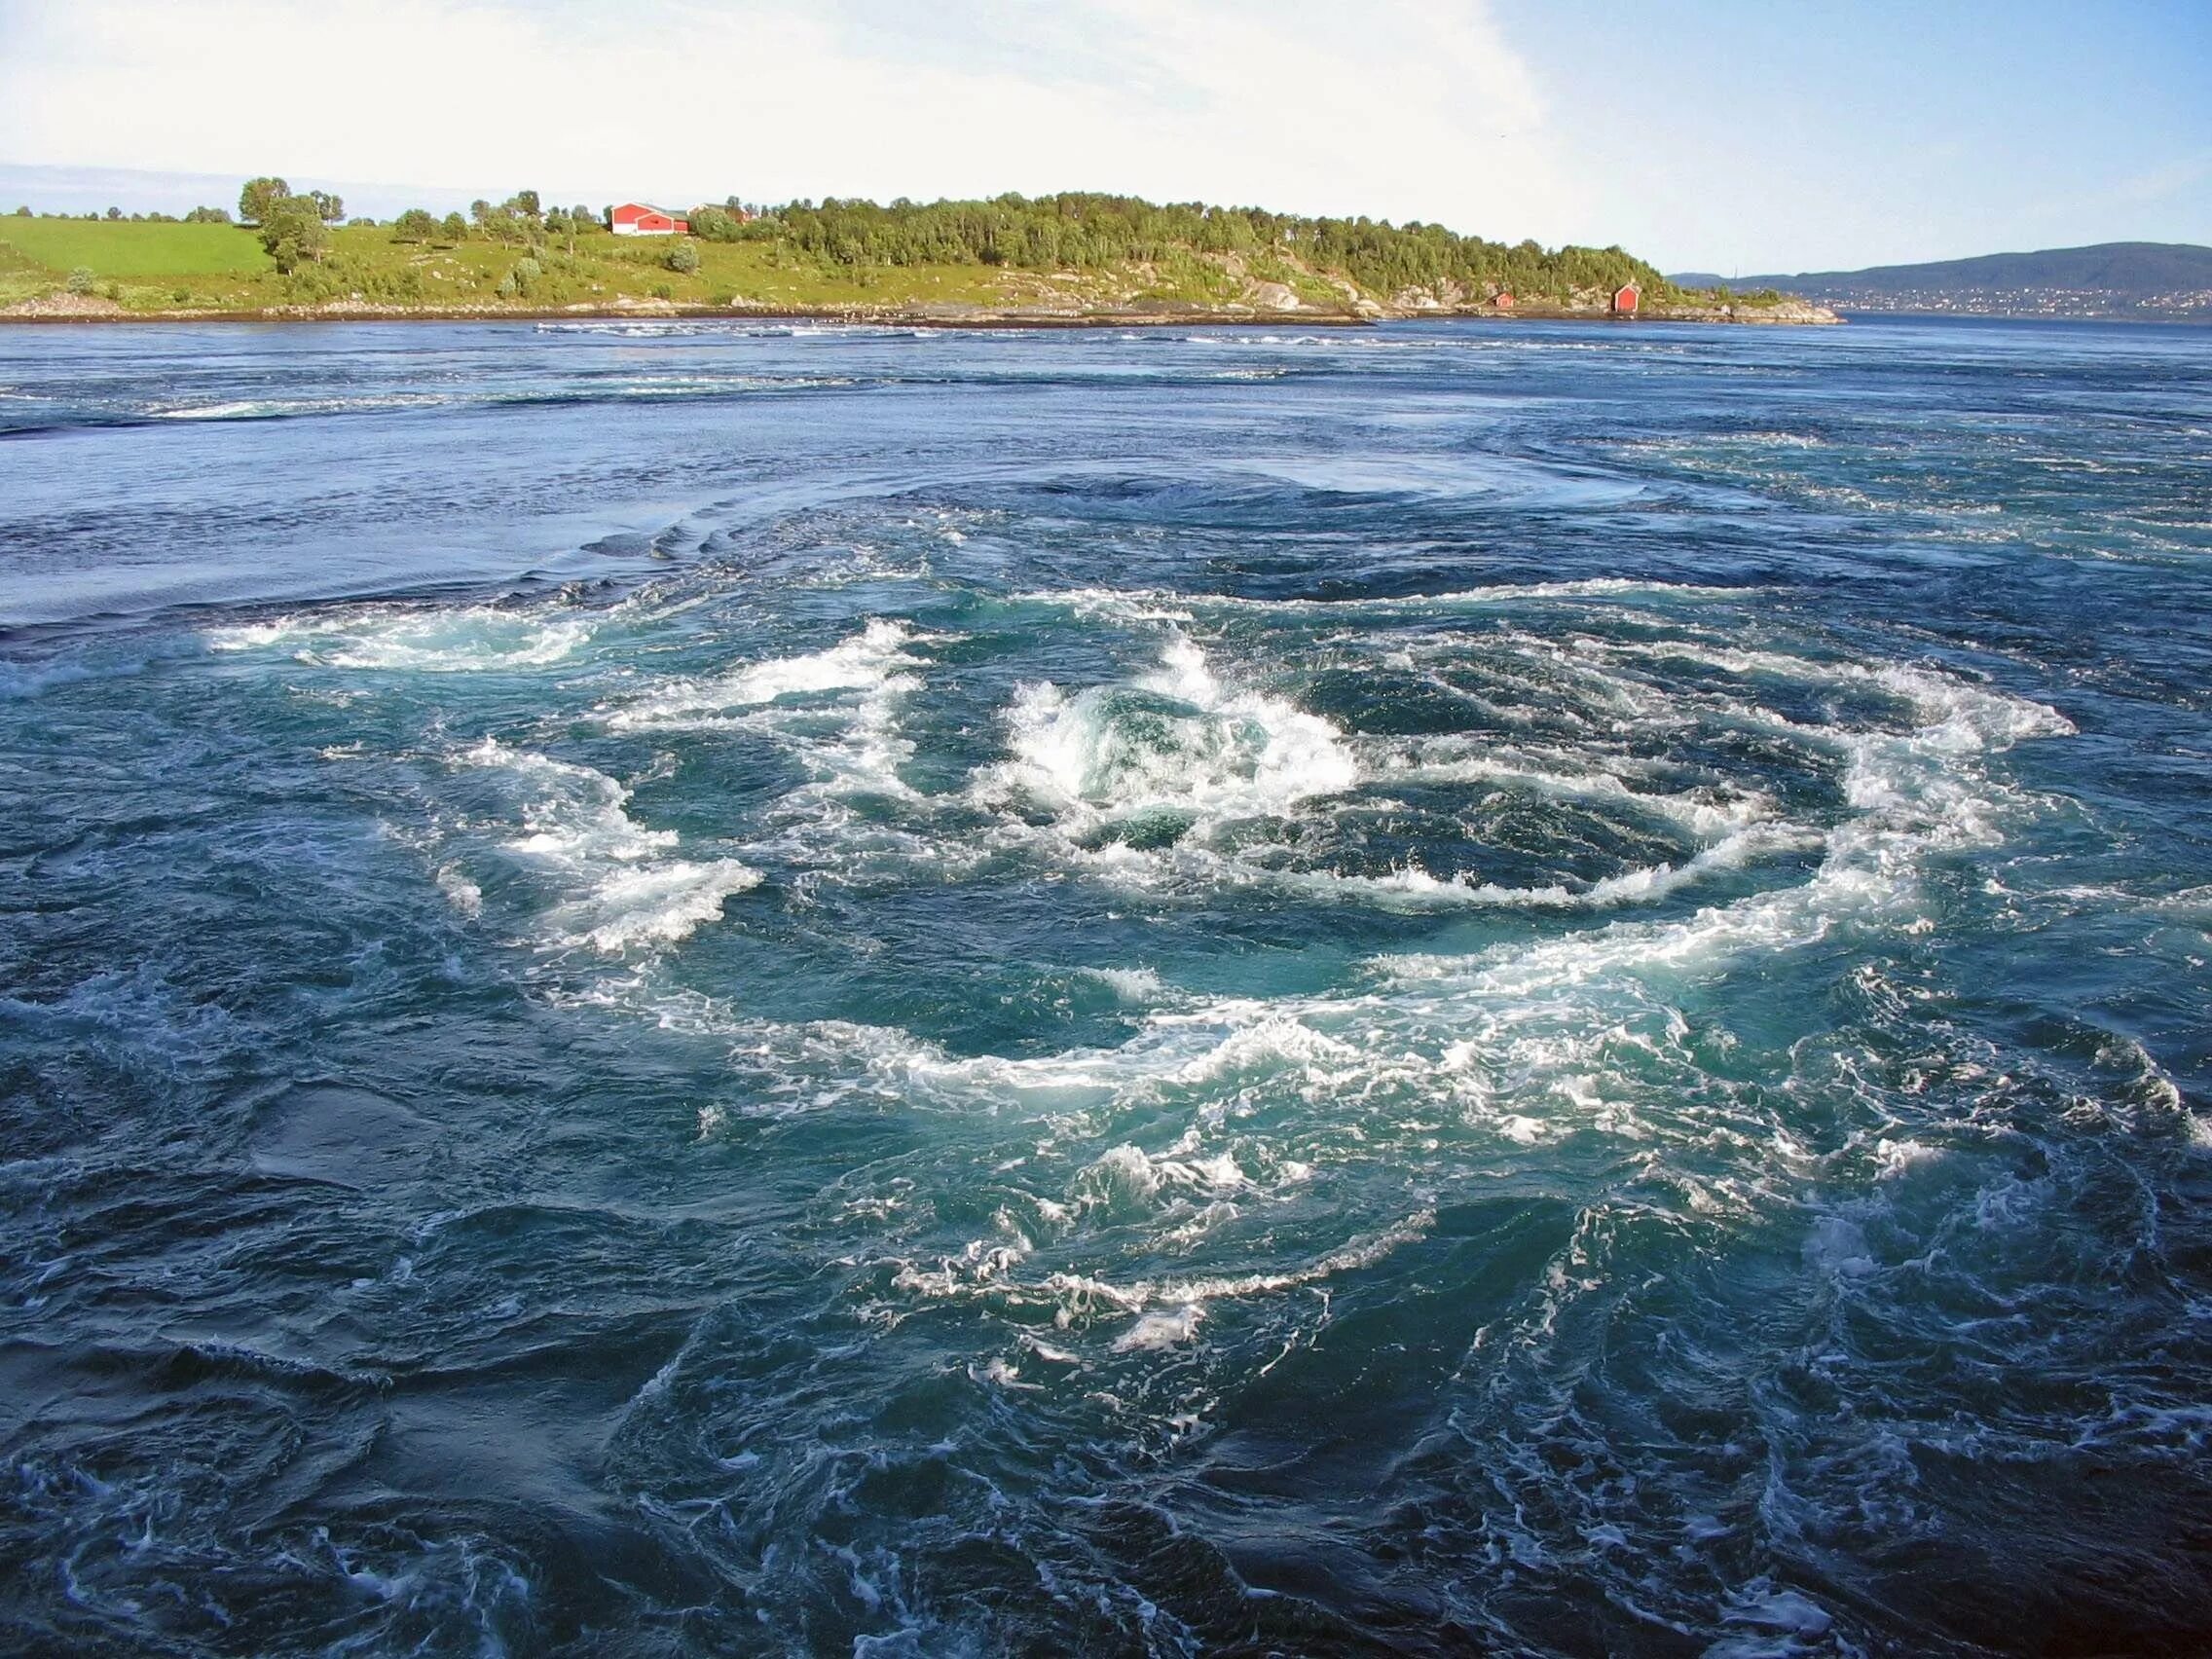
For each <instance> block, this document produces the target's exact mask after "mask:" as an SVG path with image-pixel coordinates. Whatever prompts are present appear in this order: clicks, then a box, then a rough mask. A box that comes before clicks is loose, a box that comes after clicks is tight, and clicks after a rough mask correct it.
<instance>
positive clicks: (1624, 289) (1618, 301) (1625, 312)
mask: <svg viewBox="0 0 2212 1659" xmlns="http://www.w3.org/2000/svg"><path fill="white" fill-rule="evenodd" d="M1642 297H1643V296H1642V295H1641V294H1640V293H1638V292H1637V287H1636V284H1635V283H1634V282H1629V283H1624V284H1623V285H1622V286H1621V287H1619V288H1617V289H1615V290H1614V291H1613V314H1614V315H1615V316H1634V315H1635V314H1636V302H1637V301H1638V300H1640V299H1641V298H1642Z"/></svg>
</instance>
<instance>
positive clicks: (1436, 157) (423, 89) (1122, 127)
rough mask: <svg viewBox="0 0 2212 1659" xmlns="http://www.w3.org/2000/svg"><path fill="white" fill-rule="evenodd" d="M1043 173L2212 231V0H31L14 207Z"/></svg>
mask: <svg viewBox="0 0 2212 1659" xmlns="http://www.w3.org/2000/svg"><path fill="white" fill-rule="evenodd" d="M264 172H274V173H277V174H280V175H281V176H283V177H285V178H287V179H288V180H290V182H291V183H292V184H293V185H294V186H295V187H296V188H300V189H308V188H323V189H336V190H338V191H339V192H340V193H341V194H343V195H344V196H345V197H346V199H347V202H348V204H349V206H350V208H351V209H352V210H353V211H355V212H369V213H375V214H379V215H388V214H390V213H392V212H395V211H397V210H398V209H399V208H400V207H403V206H407V205H412V204H416V203H420V204H422V205H425V206H431V207H434V208H437V209H438V210H440V211H443V210H445V209H447V208H449V207H455V206H464V205H465V204H466V203H468V202H469V201H470V200H471V199H473V198H475V197H478V196H489V197H492V198H494V199H499V198H503V197H505V196H506V195H508V194H511V193H512V192H513V191H515V190H518V189H522V188H526V187H527V188H531V189H535V190H536V191H538V192H539V193H540V195H541V196H542V197H543V198H544V199H545V200H546V201H548V202H556V201H557V202H571V203H573V202H582V203H590V204H591V205H593V206H594V207H595V208H596V207H598V206H600V205H603V204H604V203H608V202H612V201H624V200H632V199H636V200H644V201H654V202H660V203H664V204H668V205H673V206H678V207H682V206H688V205H691V204H693V203H698V202H704V201H720V200H722V199H723V198H725V197H728V196H732V195H735V196H737V197H739V198H741V199H743V200H745V201H748V202H781V201H787V200H792V199H795V198H801V197H804V198H817V199H818V198H821V197H824V196H866V197H872V198H874V199H876V200H879V201H888V200H890V199H893V198H896V197H900V196H910V197H913V198H916V199H918V200H920V199H929V198H935V197H940V196H992V195H997V194H999V193H1001V192H1004V191H1009V190H1013V191H1020V192H1022V193H1024V194H1029V195H1036V194H1042V193H1045V192H1050V191H1054V190H1066V189H1082V190H1108V191H1116V192H1124V193H1127V194H1132V195H1140V196H1147V197H1151V198H1153V199H1154V200H1169V201H1194V200H1198V201H1209V202H1223V203H1239V204H1242V203H1256V204H1259V205H1263V206H1267V207H1272V208H1275V209H1277V210H1281V211H1289V212H1308V213H1339V214H1357V213H1367V214H1371V215H1373V216H1375V217H1377V218H1387V219H1392V220H1397V221H1401V222H1402V221H1405V220H1413V219H1419V220H1426V221H1430V222H1434V223H1439V224H1443V225H1448V226H1450V227H1451V228H1452V229H1454V230H1457V231H1462V232H1468V233H1473V234H1478V235H1482V236H1487V237H1492V238H1495V239H1497V240H1506V241H1518V240H1522V239H1523V238H1534V239H1535V240H1538V241H1540V242H1543V243H1545V244H1547V245H1556V244H1558V243H1561V242H1566V241H1578V242H1588V243H1594V244H1598V245H1605V244H1610V243H1618V244H1620V245H1622V246H1625V247H1627V248H1629V249H1631V250H1632V251H1634V252H1637V253H1640V254H1641V255H1643V256H1644V257H1645V258H1648V259H1650V260H1652V261H1653V262H1654V263H1655V264H1657V265H1659V266H1660V267H1661V268H1662V269H1665V270H1669V271H1716V272H1719V273H1720V274H1721V275H1723V276H1733V275H1751V274H1753V273H1766V272H1796V271H1815V270H1830V269H1849V268H1856V267H1860V266H1865V265H1875V264H1891V263H1904V262H1910V261H1917V260H1924V259H1948V258H1957V257H1963V256H1966V255H1971V254H1977V253H1990V252H1998V251H2005V250H2016V249H2024V248H2037V247H2059V246H2070V245H2076V244H2080V243H2084V242H2094V241H2111V240H2147V241H2194V242H2212V0H2102V3H2098V4H2083V3H2081V0H2065V3H2061V0H2010V3H2009V4H1996V3H1985V0H1914V3H1911V4H1904V3H1895V4H1893V3H1888V0H1867V3H1862V4H1851V3H1848V0H1828V3H1817V0H1795V3H1788V0H1673V3H1671V4H1665V5H1658V4H1653V3H1652V0H1636V3H1635V4H1632V5H1626V6H1622V7H1619V8H1618V9H1617V11H1615V12H1611V13H1609V12H1608V10H1607V9H1606V8H1605V7H1604V5H1602V4H1600V3H1599V0H1586V3H1584V4H1579V5H1576V6H1574V7H1571V8H1567V7H1561V6H1550V5H1530V4H1527V3H1499V0H1363V3H1360V4H1346V0H927V3H923V0H314V3H312V4H296V3H291V0H0V211H6V210H8V209H10V208H12V207H13V206H14V205H15V204H16V203H18V202H23V203H29V204H30V205H31V206H33V207H34V208H39V209H48V210H62V209H74V210H78V211H82V210H85V209H87V208H105V207H106V206H108V205H110V204H111V203H112V204H116V205H120V206H122V207H123V208H124V210H125V211H127V212H128V211H130V210H132V209H133V208H138V209H153V208H161V209H163V210H166V211H178V210H181V209H182V208H184V207H188V206H191V205H194V204H195V203H200V202H203V201H204V202H211V203H221V204H225V205H230V204H234V203H236V200H237V194H238V184H239V181H240V180H241V179H242V178H244V177H246V176H248V175H250V174H258V173H264Z"/></svg>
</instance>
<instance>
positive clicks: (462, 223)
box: [438, 213, 468, 241]
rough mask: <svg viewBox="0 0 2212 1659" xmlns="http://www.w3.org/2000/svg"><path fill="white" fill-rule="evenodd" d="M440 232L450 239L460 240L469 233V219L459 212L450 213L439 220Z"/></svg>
mask: <svg viewBox="0 0 2212 1659" xmlns="http://www.w3.org/2000/svg"><path fill="white" fill-rule="evenodd" d="M438 234H439V235H441V236H443V237H444V238H445V239H446V240H448V241H460V240H461V239H462V238H463V237H465V236H467V235H468V221H467V220H466V219H463V218H462V217H461V215H460V214H459V213H448V214H447V215H446V216H445V217H444V218H443V219H441V220H439V221H438Z"/></svg>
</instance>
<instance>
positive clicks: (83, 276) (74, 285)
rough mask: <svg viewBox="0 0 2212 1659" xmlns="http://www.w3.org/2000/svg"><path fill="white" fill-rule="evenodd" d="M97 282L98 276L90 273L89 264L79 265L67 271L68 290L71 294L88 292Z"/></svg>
mask: <svg viewBox="0 0 2212 1659" xmlns="http://www.w3.org/2000/svg"><path fill="white" fill-rule="evenodd" d="M98 282H99V278H98V277H97V276H93V275H92V267H91V266H89V265H80V266H78V267H77V269H76V270H74V271H72V272H70V273H69V291H70V292H71V293H72V294H89V293H91V292H92V289H93V288H94V287H95V286H96V285H97V284H98Z"/></svg>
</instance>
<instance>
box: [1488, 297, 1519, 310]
mask: <svg viewBox="0 0 2212 1659" xmlns="http://www.w3.org/2000/svg"><path fill="white" fill-rule="evenodd" d="M1490 303H1491V304H1492V305H1493V306H1495V307H1496V308H1497V309H1498V310H1499V311H1511V310H1512V309H1513V296H1512V295H1511V294H1495V295H1493V296H1492V298H1491V302H1490Z"/></svg>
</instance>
